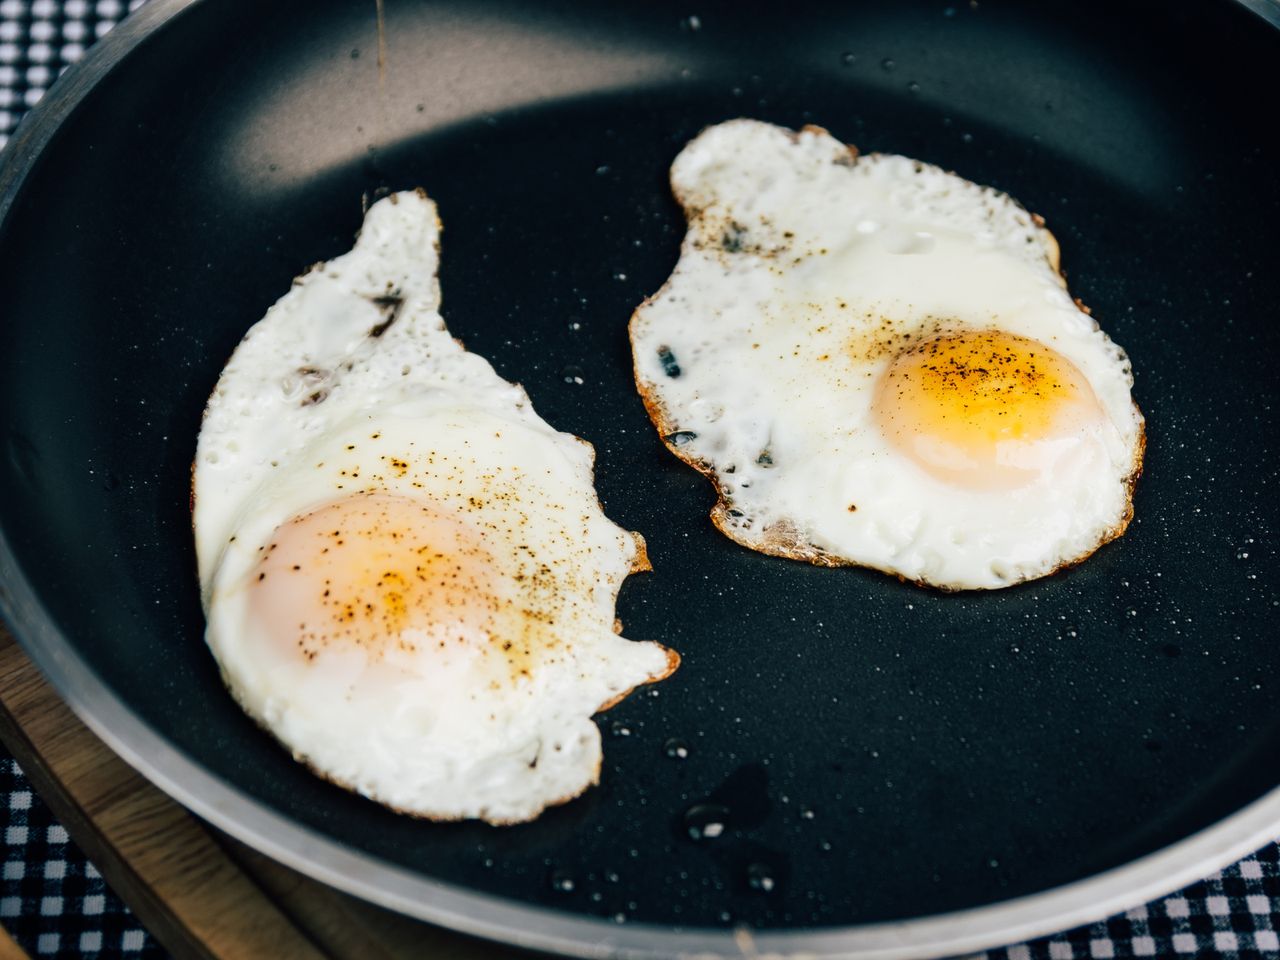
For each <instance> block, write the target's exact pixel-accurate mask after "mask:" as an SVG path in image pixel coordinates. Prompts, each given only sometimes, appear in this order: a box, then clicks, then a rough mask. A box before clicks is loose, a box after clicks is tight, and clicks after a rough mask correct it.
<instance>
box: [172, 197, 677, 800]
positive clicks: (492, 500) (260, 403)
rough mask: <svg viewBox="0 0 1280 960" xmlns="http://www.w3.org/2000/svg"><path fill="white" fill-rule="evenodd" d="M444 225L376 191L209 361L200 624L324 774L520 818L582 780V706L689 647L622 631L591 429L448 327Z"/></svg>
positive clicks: (586, 722) (382, 796) (620, 691)
mask: <svg viewBox="0 0 1280 960" xmlns="http://www.w3.org/2000/svg"><path fill="white" fill-rule="evenodd" d="M438 230H439V224H438V221H437V218H436V210H435V205H434V204H433V203H432V202H431V201H430V200H429V199H428V198H427V197H426V195H425V194H423V193H421V192H405V193H399V194H393V195H391V196H389V197H387V198H385V199H383V200H380V201H379V202H378V203H376V204H374V205H373V206H372V207H371V208H370V209H369V211H368V213H367V215H366V218H365V222H364V225H363V228H362V230H361V233H360V236H359V239H358V242H357V244H356V246H355V248H354V249H353V250H352V251H350V252H349V253H347V254H344V255H343V256H340V257H338V258H337V259H334V260H331V261H329V262H327V263H323V264H319V265H317V266H316V267H315V268H313V269H312V270H311V271H310V272H308V273H307V274H305V275H304V276H302V277H300V278H299V279H298V280H297V281H295V284H294V286H293V289H292V290H290V291H289V293H287V294H286V295H285V296H284V297H283V298H282V299H281V300H279V301H278V302H277V303H276V304H275V305H274V306H273V307H272V308H271V309H270V310H269V311H268V312H267V314H266V316H265V317H264V318H263V319H262V320H261V321H260V322H258V323H257V324H256V325H255V326H253V327H252V328H251V329H250V330H249V332H248V334H247V335H246V336H245V338H244V340H243V341H242V342H241V343H240V345H239V346H238V347H237V348H236V351H235V353H234V354H233V355H232V357H231V359H230V361H229V362H228V363H227V365H226V367H225V369H224V370H223V372H222V375H221V377H220V379H219V380H218V383H217V386H216V387H215V389H214V391H213V394H212V396H211V397H210V399H209V403H208V406H207V409H206V412H205V418H204V422H203V424H202V427H201V431H200V437H199V441H198V446H197V451H196V458H195V465H194V475H193V511H194V518H193V519H194V527H195V535H196V546H197V558H198V561H199V574H200V582H201V588H202V598H203V603H204V608H205V613H206V619H207V624H208V625H207V631H206V640H207V642H208V644H209V647H210V649H211V650H212V651H213V654H214V656H215V658H216V659H217V662H218V665H219V667H220V669H221V671H222V675H223V677H224V679H225V681H226V683H227V686H228V687H229V689H230V690H231V692H232V693H233V694H234V696H235V697H236V699H237V700H238V701H239V702H240V704H241V705H242V706H243V708H244V709H245V710H246V711H247V712H248V713H249V714H250V715H251V716H252V717H253V718H254V719H255V720H257V721H258V722H259V723H260V724H261V725H262V726H263V727H265V728H266V729H267V730H269V731H270V732H271V733H272V734H274V735H275V736H276V737H277V738H278V739H279V740H280V741H281V742H282V743H283V744H284V745H285V746H286V747H287V748H288V749H289V750H290V751H291V752H292V753H293V755H294V756H295V757H296V758H297V759H298V760H300V761H302V762H303V763H305V764H306V765H307V766H309V767H310V768H311V769H312V770H314V771H315V772H316V773H318V774H319V775H321V776H323V777H325V778H327V779H329V780H331V781H333V782H334V783H337V784H339V785H341V786H344V787H347V788H349V789H352V790H355V791H357V792H359V793H361V794H363V795H365V796H367V797H370V798H372V799H374V800H376V801H378V802H380V803H383V804H385V805H387V806H389V807H392V808H394V809H396V810H399V811H403V812H406V813H411V814H415V815H419V816H423V817H429V818H432V819H446V820H447V819H461V818H479V819H482V820H486V821H488V822H490V823H495V824H505V823H515V822H521V821H526V820H529V819H532V818H533V817H536V816H537V815H538V814H539V812H541V811H542V810H543V809H544V808H546V807H547V806H549V805H552V804H556V803H561V802H564V801H566V800H569V799H571V798H573V797H575V796H577V795H578V794H580V793H581V792H582V791H583V790H585V789H586V788H587V787H589V786H590V785H592V784H593V783H595V782H597V780H598V778H599V773H600V765H601V738H600V731H599V728H598V727H597V726H596V724H595V723H594V722H593V721H592V720H591V716H592V714H594V713H596V712H597V711H599V710H602V709H605V708H607V707H608V706H611V705H612V704H613V703H615V702H616V701H618V700H619V699H621V698H622V697H624V696H626V694H627V693H628V691H630V690H631V689H632V688H634V687H636V686H637V685H640V684H645V683H650V682H653V681H655V680H659V679H661V678H663V677H665V676H666V675H667V674H669V673H670V672H671V671H672V670H673V669H675V666H676V664H677V663H678V657H677V655H676V654H675V653H674V652H672V651H669V650H667V649H665V648H664V647H662V646H661V645H659V644H657V643H653V642H633V641H630V640H627V639H624V638H623V637H621V636H620V635H619V634H618V633H617V630H616V621H615V616H614V605H615V600H616V597H617V592H618V589H619V587H620V585H621V583H622V581H623V580H624V579H625V578H626V576H627V575H628V574H629V573H631V572H633V571H636V570H641V569H647V567H648V562H647V559H646V557H645V551H644V543H643V540H641V539H640V537H639V535H638V534H631V533H628V532H626V531H625V530H623V529H621V528H620V527H618V526H616V525H615V524H613V523H612V522H611V521H610V520H609V519H608V518H607V517H606V516H605V515H604V513H603V511H602V509H601V506H600V502H599V499H598V497H597V496H596V492H595V488H594V485H593V457H594V454H593V451H592V448H591V446H590V445H589V444H588V443H586V442H585V441H583V440H580V439H578V438H577V437H574V436H571V435H569V434H565V433H560V432H557V431H556V430H554V429H553V428H552V427H550V426H549V425H548V424H547V423H546V422H545V421H544V420H542V418H541V417H539V416H538V415H537V414H536V413H535V412H534V410H533V408H532V406H531V405H530V402H529V399H528V397H527V396H526V395H525V393H524V391H523V390H522V389H521V388H520V387H519V386H517V385H514V384H511V383H508V382H507V381H505V380H503V379H502V378H501V377H500V376H498V374H497V373H496V372H495V371H494V370H493V368H492V367H491V366H490V365H489V364H488V363H487V362H486V361H485V360H484V359H482V358H481V357H478V356H476V355H475V354H472V353H468V352H467V351H466V350H464V349H463V347H462V346H461V345H460V344H459V343H458V342H457V341H456V340H454V339H453V337H452V336H451V335H450V333H449V331H448V330H447V329H446V328H445V325H444V322H443V320H442V319H441V316H440V314H439V310H438V306H439V289H438V284H437V281H436V266H437V258H438V251H437V244H438Z"/></svg>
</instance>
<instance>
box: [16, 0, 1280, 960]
mask: <svg viewBox="0 0 1280 960" xmlns="http://www.w3.org/2000/svg"><path fill="white" fill-rule="evenodd" d="M197 2H199V0H152V2H150V3H148V4H147V5H146V6H145V7H143V8H141V9H140V10H139V11H137V12H136V13H134V14H133V15H131V16H130V17H129V18H128V19H127V20H125V21H124V23H122V24H121V25H120V26H119V27H117V28H116V29H114V30H112V31H111V33H110V34H108V35H107V36H106V37H105V38H104V39H103V40H102V41H100V42H99V43H97V44H96V45H95V46H94V47H93V49H92V50H91V51H90V52H89V54H88V56H86V57H85V59H84V60H82V61H81V62H80V63H78V64H76V65H75V66H74V67H72V68H71V69H70V70H68V71H67V72H66V73H65V74H64V75H63V76H62V77H61V78H59V80H58V81H57V82H56V83H55V84H54V86H53V88H52V89H51V90H50V92H49V93H48V95H47V96H46V97H45V98H44V99H43V100H42V101H41V103H40V105H39V106H38V107H37V108H36V109H35V110H34V111H33V112H32V113H31V114H30V115H29V116H28V117H27V118H25V119H24V121H23V123H22V124H21V126H20V127H19V129H18V131H17V134H16V135H15V136H14V137H13V138H12V140H11V141H10V143H9V145H8V147H7V149H5V150H4V151H3V153H2V154H0V224H3V222H4V220H5V218H6V217H7V215H8V212H9V209H10V208H11V206H12V205H13V202H14V200H15V198H16V197H17V195H18V192H19V191H20V189H21V188H22V185H23V183H24V181H25V180H26V178H27V176H28V174H29V173H30V172H31V171H32V170H33V169H34V168H35V166H36V163H37V162H38V160H39V158H40V156H41V154H42V153H43V151H44V150H45V148H46V147H47V146H48V144H49V143H50V141H51V140H52V138H53V136H54V134H55V133H56V132H57V130H58V129H59V127H60V126H61V124H62V123H63V121H64V120H65V119H66V118H67V117H68V116H69V115H70V113H71V112H72V111H73V110H74V109H75V107H76V106H77V104H79V103H80V102H81V100H83V99H84V97H86V96H87V95H88V94H89V93H90V92H91V91H92V90H93V89H94V88H95V87H96V86H97V85H98V83H99V82H101V81H102V80H103V78H105V77H106V76H107V75H108V74H109V73H110V72H111V71H112V69H113V68H114V67H115V66H116V64H118V63H119V62H120V61H121V60H122V59H123V58H125V57H126V56H128V54H129V53H130V51H132V50H133V49H134V48H135V47H136V46H138V45H139V44H140V43H142V42H143V41H144V40H146V39H147V38H148V37H149V36H151V34H153V33H154V32H156V31H157V30H159V29H160V28H162V27H163V26H164V25H165V24H166V23H167V22H168V21H169V20H171V19H172V18H174V17H176V16H178V15H179V14H181V13H182V12H183V11H184V10H185V9H186V8H188V7H189V6H192V5H193V4H195V3H197ZM1245 2H1246V4H1247V5H1249V6H1253V4H1251V3H1249V2H1248V0H1245ZM1255 9H1256V8H1255ZM1272 13H1273V14H1274V9H1273V10H1272ZM1268 19H1270V17H1269V18H1268ZM0 613H3V614H4V616H5V618H6V619H7V621H8V622H9V624H10V625H11V626H12V627H13V629H14V631H15V632H16V634H17V636H18V638H19V640H20V642H21V643H22V646H23V647H24V649H25V650H26V651H27V653H28V654H29V655H30V656H31V658H32V659H33V660H34V661H35V663H36V664H37V665H38V666H39V668H40V669H41V671H42V672H43V673H44V675H45V676H46V677H47V678H48V679H49V681H50V682H51V683H52V684H53V686H54V687H55V688H56V689H57V690H58V692H59V693H60V694H61V695H62V697H63V698H64V699H65V700H66V701H67V703H68V704H69V705H70V706H71V708H72V709H73V710H74V711H75V712H76V714H77V715H78V716H79V717H80V718H81V719H82V720H83V721H84V722H85V723H86V724H87V725H88V726H89V727H90V729H92V730H93V731H94V732H95V733H96V734H97V735H98V736H99V737H100V738H101V739H102V740H103V741H104V742H105V743H106V744H107V745H108V746H109V747H111V749H113V750H114V751H115V752H116V753H118V754H119V755H120V756H121V757H122V758H124V760H125V761H127V762H128V763H129V764H130V765H131V766H133V767H134V768H135V769H137V770H138V771H139V772H140V773H141V774H142V775H143V776H145V777H147V779H149V780H150V781H151V782H152V783H154V784H155V785H156V786H158V787H159V788H160V789H162V790H164V791H165V792H166V793H167V794H169V795H170V796H171V797H173V798H174V799H175V800H177V801H178V802H179V803H181V804H183V805H184V806H185V807H187V808H188V809H190V810H192V811H193V812H194V813H196V814H197V815H199V816H200V817H202V818H204V819H205V820H207V821H208V822H209V823H211V824H213V825H214V826H215V827H217V828H218V829H220V830H222V831H225V832H226V833H228V834H230V835H231V836H233V837H235V838H236V839H238V840H240V841H242V842H244V843H246V844H248V845H249V846H252V847H254V848H256V849H258V850H260V851H262V852H263V853H265V854H267V855H269V856H271V857H273V858H274V859H276V860H278V861H280V862H281V863H284V864H286V865H288V866H290V867H292V868H294V869H295V870H298V871H299V872H301V873H304V874H306V875H308V876H310V877H312V878H314V879H316V880H319V881H321V882H323V883H326V884H329V885H330V886H333V887H336V888H338V889H340V890H344V891H346V892H348V893H351V894H354V895H355V896H358V897H361V898H363V899H365V900H368V901H371V902H373V903H377V904H380V905H381V906H384V907H388V908H390V909H392V910H396V911H398V912H400V913H404V914H407V915H409V916H412V917H416V918H419V919H421V920H425V921H428V922H431V923H436V924H440V925H442V926H445V927H449V928H452V929H455V930H459V931H462V932H465V933H470V934H474V935H477V936H481V937H486V938H489V939H492V940H497V941H501V942H505V943H511V944H516V945H519V946H523V947H529V948H534V949H540V950H549V951H555V952H560V953H564V954H568V955H573V956H580V957H615V956H620V957H637V958H639V957H667V956H690V957H692V956H708V957H718V956H726V957H727V956H735V957H736V956H743V955H744V954H745V955H749V956H750V955H761V956H763V955H778V956H811V957H830V958H836V957H857V958H864V960H872V958H875V960H891V958H907V957H913V958H927V957H940V956H947V955H952V954H957V953H964V952H968V951H974V950H981V949H985V948H990V947H996V946H1001V945H1004V944H1008V943H1014V942H1019V941H1021V940H1025V939H1029V938H1033V937H1037V936H1042V935H1045V934H1049V933H1053V932H1056V931H1060V930H1064V929H1068V928H1071V927H1074V926H1077V925H1080V924H1084V923H1089V922H1091V921H1094V920H1098V919H1101V918H1103V917H1106V916H1109V915H1111V914H1114V913H1118V912H1120V911H1123V910H1125V909H1127V908H1129V907H1132V906H1135V905H1138V904H1141V903H1145V902H1147V901H1150V900H1152V899H1154V898H1156V897H1159V896H1161V895H1163V894H1166V893H1169V892H1171V891H1173V890H1175V889H1177V888H1178V887H1180V886H1183V885H1185V884H1187V883H1190V882H1193V881H1195V880H1198V879H1201V878H1203V877H1204V876H1206V875H1208V874H1210V873H1212V872H1214V871H1215V870H1218V869H1220V868H1222V867H1223V866H1225V865H1227V864H1230V863H1232V862H1234V861H1236V860H1238V859H1239V858H1241V857H1242V856H1245V855H1247V854H1248V853H1250V852H1252V851H1253V850H1256V849H1257V848H1259V847H1261V846H1262V845H1263V844H1265V843H1267V842H1268V841H1270V840H1272V839H1274V838H1275V837H1276V836H1278V835H1280V788H1277V789H1274V790H1271V791H1270V792H1269V793H1267V794H1265V795H1264V796H1262V797H1261V798H1259V799H1258V800H1256V801H1254V802H1253V803H1251V804H1249V805H1248V806H1246V807H1244V808H1243V809H1241V810H1239V811H1237V812H1236V813H1234V814H1232V815H1231V816H1229V817H1227V818H1225V819H1223V820H1221V821H1220V822H1218V823H1217V824H1215V825H1214V826H1212V827H1210V828H1208V829H1205V830H1203V831H1201V832H1199V833H1197V834H1194V835H1192V836H1190V837H1188V838H1186V839H1184V840H1181V841H1179V842H1177V843H1175V844H1172V845H1171V846H1168V847H1166V848H1165V849H1163V850H1160V851H1158V852H1156V853H1153V854H1151V855H1149V856H1146V857H1143V858H1141V859H1138V860H1135V861H1133V862H1131V863H1129V864H1127V865H1126V866H1123V867H1119V868H1117V869H1114V870H1110V871H1107V872H1105V873H1101V874H1098V875H1096V876H1094V877H1091V878H1089V879H1087V880H1082V881H1079V882H1076V883H1071V884H1067V885H1065V886H1062V887H1058V888H1055V889H1052V890H1048V891H1045V892H1043V893H1039V894H1034V895H1031V896H1026V897H1021V898H1019V899H1016V900H1009V901H1006V902H1003V903H998V904H994V905H991V906H986V907H980V908H976V909H972V910H965V911H960V912H955V913H948V914H940V915H936V916H929V917H921V918H917V919H912V920H904V921H900V922H894V923H879V924H868V925H863V926H852V927H839V928H823V929H815V930H810V931H799V932H796V931H790V932H768V931H759V932H757V931H751V930H747V929H745V928H743V929H739V930H736V931H735V930H723V931H711V930H686V929H680V928H661V927H655V926H646V925H643V924H616V923H611V922H609V921H606V920H597V919H589V918H582V917H573V916H567V915H561V914H558V913H555V912H552V911H549V910H542V909H538V908H534V907H527V906H521V905H517V904H514V903H511V902H507V901H501V900H498V899H495V898H493V897H490V896H486V895H482V894H476V893H471V892H468V891H466V890H465V889H462V888H459V887H457V886H453V885H450V884H445V883H440V882H437V881H433V880H429V879H427V878H425V877H422V876H420V875H417V874H415V873H413V872H411V871H408V870H405V869H403V868H400V867H397V866H393V865H391V864H389V863H386V862H384V861H381V860H379V859H377V858H374V857H372V856H370V855H367V854H361V853H359V852H356V851H354V850H352V849H350V848H348V847H346V846H344V845H343V844H341V843H338V842H337V841H335V840H332V839H330V838H328V837H326V836H324V835H322V834H320V833H318V832H315V831H312V830H309V829H306V828H304V827H302V826H300V825H299V824H297V823H295V822H293V821H291V820H289V819H288V818H286V817H283V816H281V815H279V814H277V813H275V812H273V811H272V810H271V809H269V808H268V807H267V806H265V805H264V804H262V803H260V802H258V801H257V800H255V799H254V798H253V797H251V796H249V795H248V794H246V793H244V792H242V791H241V790H239V789H238V788H236V787H235V786H234V785H232V784H230V783H227V782H225V781H223V780H221V779H219V778H216V777H214V776H211V775H210V774H209V773H208V772H207V771H205V769H204V768H202V767H201V766H200V765H198V764H197V763H195V762H193V761H192V760H191V759H189V758H188V757H187V756H186V755H185V754H183V753H182V752H180V751H179V750H177V749H176V748H175V747H174V746H173V745H172V744H171V743H170V742H169V741H167V740H166V739H164V738H163V737H161V736H160V735H158V734H157V733H156V732H155V731H153V730H152V729H151V728H150V727H148V726H147V725H146V724H145V723H143V722H142V720H140V719H139V717H138V716H137V715H136V714H135V713H133V711H131V710H130V708H129V707H128V706H127V705H126V704H125V703H124V702H123V701H122V700H121V699H120V698H118V697H116V696H115V695H114V694H113V693H112V692H111V691H110V690H109V689H108V688H107V687H106V686H105V685H104V684H103V683H102V681H101V680H100V679H99V678H98V677H97V676H96V675H95V674H94V673H93V672H92V671H91V670H90V669H89V668H88V667H87V666H86V665H85V663H84V662H83V661H81V660H80V659H79V657H78V656H77V655H76V653H75V648H74V646H73V644H72V643H71V642H70V641H69V640H68V639H67V637H66V636H64V635H63V634H62V633H61V632H60V631H59V630H58V628H57V627H56V626H55V625H54V621H53V619H52V617H51V616H50V615H49V613H48V612H47V611H46V610H45V609H44V608H43V607H42V606H41V604H40V602H39V600H38V599H37V597H36V594H35V591H34V589H33V588H32V585H31V583H30V582H29V581H28V580H27V579H26V577H25V576H24V574H23V573H22V572H21V571H20V570H19V569H18V566H17V562H16V560H15V557H14V555H13V552H12V550H11V549H10V547H9V544H8V542H7V540H6V539H5V538H4V536H3V534H0Z"/></svg>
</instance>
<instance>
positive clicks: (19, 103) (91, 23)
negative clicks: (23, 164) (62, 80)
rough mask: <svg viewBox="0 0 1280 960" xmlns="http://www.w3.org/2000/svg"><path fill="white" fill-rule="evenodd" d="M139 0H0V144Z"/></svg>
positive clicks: (136, 5) (140, 1) (137, 4)
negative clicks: (68, 67) (94, 42)
mask: <svg viewBox="0 0 1280 960" xmlns="http://www.w3.org/2000/svg"><path fill="white" fill-rule="evenodd" d="M142 2H143V0H129V2H125V0H0V147H3V146H4V145H5V142H6V141H7V140H8V139H9V136H10V135H11V134H12V133H13V130H14V128H15V127H16V126H17V125H18V120H19V118H20V117H21V116H22V115H23V114H24V113H25V112H26V111H27V110H29V109H31V108H32V107H34V106H35V105H36V102H37V101H38V100H39V99H40V98H41V97H42V96H43V95H44V92H45V91H46V90H47V89H49V85H50V84H51V83H53V81H54V80H56V79H57V77H58V74H59V73H61V72H62V71H63V70H65V69H66V68H67V66H68V65H70V64H72V63H74V62H75V61H76V60H79V59H80V57H81V56H82V55H83V54H84V51H85V48H86V47H88V46H89V45H90V44H91V43H93V41H94V40H96V39H98V38H99V37H101V36H102V35H103V34H104V33H106V32H107V31H108V30H110V29H111V28H112V27H114V26H115V25H116V23H117V22H118V21H119V20H120V18H121V17H123V16H124V15H125V14H126V13H128V12H129V10H131V9H134V8H136V7H139V6H141V5H142Z"/></svg>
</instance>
